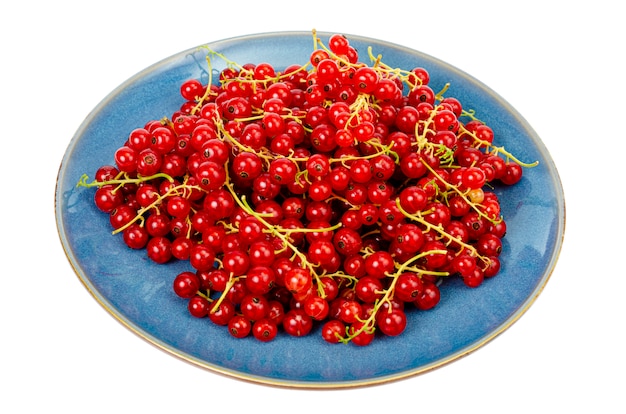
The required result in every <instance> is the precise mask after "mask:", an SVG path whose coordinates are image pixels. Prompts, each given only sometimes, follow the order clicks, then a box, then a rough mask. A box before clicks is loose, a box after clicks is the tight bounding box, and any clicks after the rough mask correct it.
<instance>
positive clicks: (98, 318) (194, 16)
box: [0, 0, 626, 413]
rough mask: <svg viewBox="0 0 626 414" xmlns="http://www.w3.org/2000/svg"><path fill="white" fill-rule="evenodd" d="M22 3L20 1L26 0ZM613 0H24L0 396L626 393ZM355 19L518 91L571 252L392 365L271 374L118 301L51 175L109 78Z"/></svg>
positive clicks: (17, 21)
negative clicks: (74, 246) (486, 311)
mask: <svg viewBox="0 0 626 414" xmlns="http://www.w3.org/2000/svg"><path fill="white" fill-rule="evenodd" d="M18 3H19V5H17V4H18ZM618 3H619V2H611V1H602V0H600V1H590V2H580V1H568V2H565V1H563V2H556V1H554V2H550V1H541V2H533V1H524V2H495V1H494V2H485V1H471V2H469V1H463V2H460V1H445V2H437V1H429V2H422V1H411V2H409V1H403V2H393V1H390V2H382V1H381V2H371V4H370V3H368V2H363V1H359V2H339V1H336V0H335V1H324V0H317V1H311V2H264V1H255V2H252V1H245V0H235V1H230V2H211V3H210V2H208V1H204V2H200V1H192V0H188V1H184V2H163V1H150V2H145V3H140V4H136V3H135V2H133V1H130V0H128V1H124V2H120V1H107V2H102V3H95V2H68V1H55V2H53V1H51V2H44V1H39V2H37V1H28V0H26V1H21V2H15V1H13V2H10V5H8V6H7V5H5V6H3V9H4V10H3V13H2V15H3V16H2V24H0V42H1V43H0V44H1V45H2V64H1V66H0V68H1V71H2V72H1V73H2V76H1V77H0V86H1V87H0V102H1V104H2V108H1V109H2V111H1V114H2V117H3V122H2V127H1V128H0V131H1V133H2V138H1V140H2V141H1V144H0V148H1V149H0V171H1V175H0V176H1V177H2V181H3V188H4V189H3V190H2V191H1V193H0V194H1V195H0V197H1V198H0V200H1V202H0V218H1V220H2V239H3V244H2V246H3V247H1V248H0V257H1V258H2V268H1V269H2V270H0V273H1V275H0V280H1V286H0V318H1V323H0V330H1V331H2V340H1V341H0V347H1V348H0V379H1V380H2V384H3V385H2V387H1V388H0V412H5V413H21V412H29V413H33V412H63V413H78V412H80V413H85V412H89V413H109V412H116V413H126V412H142V413H148V412H151V413H165V412H168V413H182V412H191V411H195V412H208V411H214V410H216V409H217V406H218V405H219V406H220V407H226V408H228V409H229V410H232V411H233V412H245V411H244V410H254V409H258V408H262V409H264V412H265V410H267V411H268V412H269V410H272V411H274V412H294V411H297V412H317V411H319V410H325V411H326V412H338V411H339V410H341V411H346V410H350V412H383V411H385V412H391V410H399V409H402V410H407V412H433V413H434V412H437V413H453V412H454V413H459V412H482V413H496V412H497V413H502V412H506V413H517V412H520V413H522V412H572V411H573V410H574V409H575V410H576V412H596V413H613V412H614V413H617V412H622V413H623V412H625V411H626V403H625V402H624V398H623V391H624V385H625V382H624V369H626V364H625V362H626V357H625V356H624V354H625V352H624V351H625V346H626V342H625V340H624V335H623V333H624V316H625V311H624V307H623V304H622V298H623V296H624V288H625V287H626V283H625V282H624V278H625V276H626V271H625V270H624V260H623V257H624V253H623V246H624V243H623V242H624V240H623V237H624V235H625V234H626V232H625V230H626V227H625V225H624V215H623V214H624V212H623V204H621V201H620V200H621V199H622V198H623V197H622V198H620V196H622V194H621V193H622V192H623V191H624V186H623V184H624V167H623V166H622V165H623V160H624V150H625V146H624V140H625V137H624V134H625V133H624V109H625V108H624V96H625V95H624V93H625V92H626V90H625V87H624V84H625V82H624V76H625V74H626V67H625V66H624V60H623V58H624V56H623V52H624V46H623V45H624V40H626V32H625V31H624V29H623V27H624V26H623V21H622V13H621V10H618V9H616V8H615V7H617V6H614V5H615V4H618ZM312 28H316V29H318V30H320V31H329V32H340V33H349V34H359V35H363V36H369V37H377V38H380V39H382V40H386V41H390V42H393V43H398V44H401V45H405V46H408V47H411V48H414V49H417V50H420V51H422V52H425V53H428V54H430V55H433V56H435V57H438V58H440V59H442V60H444V61H447V62H448V63H451V64H452V65H455V66H457V67H459V68H461V69H463V70H464V71H466V72H468V73H469V74H471V75H473V76H474V77H476V78H478V79H479V80H481V81H482V82H484V83H485V84H487V85H488V86H489V87H491V88H492V89H494V90H495V91H496V92H498V93H499V94H500V95H501V96H503V97H504V98H505V99H506V100H508V101H509V102H510V103H511V104H512V105H513V106H514V107H515V108H516V109H517V110H518V111H519V112H520V113H521V114H522V115H523V116H524V117H525V118H526V119H527V120H528V121H529V123H530V124H531V125H532V126H533V127H534V129H535V130H536V131H537V132H538V134H539V135H540V136H541V137H542V139H543V141H544V142H545V144H546V146H547V147H548V149H549V151H550V153H551V155H552V157H553V159H554V160H555V162H556V165H557V167H558V169H559V172H560V175H561V179H562V181H563V185H564V188H565V196H566V203H567V228H566V234H565V243H564V245H563V250H562V253H561V256H560V260H559V262H558V264H557V267H556V269H555V271H554V273H553V275H552V277H551V279H550V281H549V283H548V284H547V286H546V288H545V290H544V291H543V293H542V294H541V295H540V297H539V299H538V300H537V301H536V302H535V304H534V305H533V306H532V307H531V308H530V309H529V310H528V312H527V313H526V314H525V315H524V316H523V317H522V318H521V319H520V320H519V321H518V322H517V323H515V324H514V325H513V326H512V327H511V328H510V329H508V330H507V331H506V332H504V333H503V334H502V335H501V336H499V337H498V338H496V339H495V340H494V341H492V342H491V343H489V344H487V345H486V346H485V347H483V348H481V349H479V350H477V351H476V352H475V353H473V354H471V355H470V356H468V357H466V358H463V359H461V360H459V361H456V362H454V363H453V364H451V365H448V366H446V367H443V368H441V369H439V370H436V371H434V372H431V373H428V374H426V375H421V376H418V377H414V378H410V379H406V380H402V381H399V382H394V383H390V384H386V385H381V386H376V387H371V388H359V389H350V390H341V391H338V390H335V391H304V390H287V389H280V388H273V387H267V386H261V385H256V384H250V383H245V382H241V381H238V380H234V379H230V378H226V377H223V376H220V375H216V374H214V373H211V372H208V371H205V370H203V369H200V368H197V367H195V366H191V365H189V364H187V363H184V362H181V361H179V360H178V359H176V358H174V357H171V356H170V355H168V354H166V353H164V352H162V351H160V350H157V349H156V348H155V347H153V346H151V345H149V344H148V343H147V342H145V341H143V340H141V339H139V338H138V337H137V336H135V335H134V334H132V333H131V332H130V331H128V330H127V329H126V328H124V327H123V326H122V325H121V324H120V323H118V322H117V321H116V320H114V319H113V318H112V317H111V316H110V315H109V314H108V313H107V312H106V311H105V310H104V309H103V308H102V307H101V306H100V305H99V304H97V303H96V302H95V301H94V300H93V298H92V297H91V296H90V295H89V293H88V292H87V291H86V289H85V288H84V287H83V286H82V284H81V283H80V282H79V279H78V278H77V277H76V275H75V274H74V273H73V270H72V269H71V267H70V265H69V263H68V262H67V259H66V258H65V255H64V253H63V250H62V248H61V244H60V242H59V238H58V234H57V230H56V224H55V219H54V211H53V207H54V187H55V181H56V174H57V170H58V168H59V165H60V162H61V159H62V157H63V154H64V152H65V150H66V147H67V145H68V144H69V142H70V139H71V138H72V136H73V134H74V132H75V131H76V129H77V128H78V126H79V125H80V123H81V122H82V120H83V119H84V118H85V117H86V116H87V114H88V113H89V111H90V110H91V109H92V108H94V107H95V106H96V105H97V104H98V103H99V102H100V100H101V99H102V98H104V97H105V96H106V95H107V94H108V93H109V92H110V91H111V90H113V89H114V88H115V87H117V86H118V85H119V84H120V83H122V82H123V81H125V80H126V79H127V78H129V77H130V76H132V75H134V74H135V73H137V72H139V71H140V70H142V69H144V68H145V67H147V66H149V65H151V64H152V63H155V62H156V61H159V60H161V59H163V58H165V57H168V56H170V55H172V54H175V53H177V52H179V51H182V50H186V49H188V48H191V47H195V46H198V45H201V44H204V43H207V42H210V41H214V40H219V39H223V38H228V37H233V36H239V35H245V34H250V33H258V32H270V31H282V30H310V29H312Z"/></svg>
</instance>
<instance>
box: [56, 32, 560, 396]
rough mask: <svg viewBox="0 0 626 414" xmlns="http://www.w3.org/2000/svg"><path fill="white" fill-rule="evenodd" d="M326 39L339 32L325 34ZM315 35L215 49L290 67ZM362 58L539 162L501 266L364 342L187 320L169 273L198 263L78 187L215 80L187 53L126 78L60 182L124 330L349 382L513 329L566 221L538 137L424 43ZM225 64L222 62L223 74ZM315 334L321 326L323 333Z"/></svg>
mask: <svg viewBox="0 0 626 414" xmlns="http://www.w3.org/2000/svg"><path fill="white" fill-rule="evenodd" d="M318 35H319V36H320V37H321V38H322V39H323V40H324V41H326V40H327V39H328V36H329V34H324V33H321V34H318ZM311 36H312V35H311V33H310V32H288V33H270V34H258V35H251V36H244V37H238V38H233V39H227V40H222V41H219V42H214V43H211V44H209V45H208V46H209V47H210V48H211V49H212V50H215V51H217V52H221V53H223V54H224V55H226V56H227V57H228V58H230V59H231V60H233V61H235V62H239V63H248V62H252V63H260V62H263V61H266V62H270V63H272V64H273V65H274V66H275V67H276V68H284V67H286V66H288V65H290V64H293V63H305V62H307V61H308V58H309V54H310V52H311V50H312V45H313V41H312V37H311ZM349 39H350V42H351V45H353V46H355V47H356V48H357V49H358V50H359V51H360V54H361V57H362V59H363V60H364V61H365V59H367V56H366V53H367V47H368V46H372V48H373V52H374V54H376V55H377V54H382V57H383V61H384V62H385V63H387V64H388V65H390V66H394V67H400V68H404V69H412V68H413V67H416V66H422V67H425V68H426V69H428V71H429V73H430V76H431V81H430V85H431V86H432V87H433V90H435V91H438V90H439V89H440V88H441V87H443V85H444V84H445V83H448V82H449V83H450V85H451V86H450V89H449V90H448V92H447V93H446V96H454V97H456V98H458V99H459V100H460V101H461V102H462V103H463V104H464V107H466V108H472V109H474V110H475V111H476V115H477V116H478V117H479V118H480V119H481V120H483V121H485V122H486V123H487V124H488V125H490V126H491V127H492V128H493V130H494V131H495V136H496V140H497V142H498V143H499V145H503V146H505V147H506V148H507V149H508V150H509V151H510V152H512V153H513V154H516V155H517V156H518V158H520V159H521V160H525V161H531V162H532V161H539V165H538V166H537V167H535V168H532V169H527V170H525V175H524V178H523V179H522V181H521V182H520V183H518V184H517V185H515V186H513V187H510V188H505V189H504V188H503V189H497V191H498V195H499V196H500V198H501V201H502V212H503V214H504V217H505V219H506V220H507V225H508V233H507V236H506V237H505V238H504V248H503V252H502V255H501V259H502V267H503V269H502V271H501V273H500V274H499V275H498V276H497V277H495V278H493V279H490V280H487V281H486V282H485V283H483V284H482V285H481V286H480V287H479V288H477V289H469V288H466V287H465V286H464V285H463V284H462V283H461V282H460V281H459V280H449V281H447V282H446V283H445V286H443V288H442V298H441V302H440V304H439V305H438V306H437V307H435V308H434V309H432V310H430V311H426V312H417V311H415V312H410V313H409V315H408V319H409V321H408V326H407V329H406V331H405V332H404V333H403V334H402V335H401V336H399V337H395V338H381V339H378V340H376V341H374V342H373V343H372V344H371V345H370V346H368V347H357V346H354V345H330V344H327V343H325V342H324V341H323V340H322V338H321V335H320V334H319V332H313V333H312V334H311V335H309V336H308V337H305V338H291V337H288V336H287V335H280V336H279V337H278V338H277V339H276V340H274V341H272V342H269V343H260V342H258V341H256V340H254V339H253V338H247V339H244V340H239V339H234V338H232V337H231V336H230V335H229V333H228V332H227V330H226V329H224V328H223V327H216V326H214V325H213V324H211V323H210V322H209V321H208V320H207V319H195V318H193V317H191V316H189V314H188V312H187V309H186V302H185V301H183V300H181V299H179V298H177V297H176V296H175V295H174V294H173V293H172V289H171V286H172V280H173V278H174V276H175V275H176V274H178V273H179V272H181V271H183V270H190V266H189V264H188V262H173V263H170V264H167V265H156V264H154V263H152V262H151V261H150V260H148V259H147V258H146V255H145V252H144V251H133V250H130V249H128V248H126V247H125V246H124V245H123V242H122V240H121V236H120V235H116V236H112V235H111V231H110V226H109V224H108V216H107V215H105V214H103V213H101V212H99V211H98V210H96V208H95V206H94V204H93V193H94V190H93V189H87V188H77V187H76V183H77V182H78V181H79V179H80V177H81V175H82V174H84V173H87V174H88V175H90V176H91V177H93V175H94V173H95V170H96V169H97V168H98V167H99V166H101V165H104V164H111V163H112V162H113V161H112V160H113V153H114V151H115V150H116V149H117V148H118V147H119V146H120V145H121V144H122V143H123V142H124V141H125V140H126V138H127V136H128V133H129V132H130V131H131V130H132V129H134V128H136V127H138V126H143V124H144V123H145V122H146V121H148V120H151V119H159V118H161V117H163V116H169V115H170V114H171V113H172V112H173V111H175V110H177V109H178V108H179V107H180V105H181V103H182V102H181V98H180V95H179V92H178V91H179V86H180V84H181V82H183V81H184V80H186V79H189V78H201V79H202V80H204V81H206V80H207V72H206V62H205V60H204V56H205V51H204V50H203V49H201V48H199V49H192V50H188V51H185V52H182V53H179V54H176V55H174V56H172V57H170V58H167V59H165V60H163V61H161V62H159V63H156V64H155V65H153V66H151V67H149V68H147V69H145V70H144V71H142V72H140V73H138V74H137V75H135V76H133V77H132V78H130V79H129V80H128V81H126V82H125V83H124V84H122V85H121V86H120V87H118V88H117V89H116V90H114V91H113V92H111V94H109V95H108V96H107V97H106V98H105V99H104V100H103V101H102V102H101V103H100V104H99V105H98V106H97V107H96V108H95V109H94V110H93V111H92V112H91V113H90V114H89V116H88V117H87V118H86V119H85V121H84V122H83V124H82V125H81V126H80V128H79V129H78V131H77V132H76V135H75V136H74V137H73V138H72V140H71V142H70V144H69V146H68V148H67V152H66V154H65V156H64V158H63V160H62V163H61V167H60V171H59V175H58V181H57V189H56V199H55V210H56V221H57V226H58V231H59V236H60V240H61V243H62V244H63V247H64V249H65V252H66V254H67V257H68V259H69V261H70V263H71V265H72V267H73V268H74V270H75V272H76V274H77V275H78V277H79V279H80V280H81V282H82V283H83V284H84V285H85V287H86V288H87V290H88V291H89V292H90V293H91V294H92V295H93V297H94V298H95V299H96V300H97V301H98V302H99V303H100V304H101V305H102V306H103V307H104V308H105V309H106V310H107V311H108V312H109V313H110V314H112V315H113V316H114V317H115V318H117V319H118V320H119V321H120V322H121V323H122V324H123V325H125V326H126V327H127V328H128V329H130V330H131V331H133V332H135V333H136V334H138V335H139V336H141V337H142V338H144V339H145V340H147V341H148V342H150V343H152V344H154V345H156V346H157V347H159V348H161V349H163V350H164V351H166V352H168V353H170V354H172V355H174V356H177V357H180V358H181V359H183V360H185V361H188V362H190V363H192V364H195V365H198V366H200V367H204V368H207V369H209V370H211V371H214V372H218V373H221V374H225V375H228V376H232V377H236V378H240V379H245V380H248V381H253V382H258V383H263V384H271V385H278V386H285V387H302V388H342V387H353V386H362V385H372V384H379V383H383V382H388V381H391V380H397V379H400V378H405V377H409V376H413V375H417V374H421V373H425V372H427V371H429V370H432V369H434V368H437V367H440V366H442V365H444V364H447V363H450V362H452V361H455V360H457V359H459V358H460V357H462V356H465V355H467V354H468V353H470V352H472V351H474V350H476V349H478V348H480V347H481V346H482V345H484V344H485V343H487V342H489V341H490V340H492V339H493V338H495V337H496V336H497V335H499V334H500V333H502V332H503V331H504V330H506V329H507V328H508V327H510V326H511V325H512V324H513V323H514V322H515V321H516V320H517V319H518V318H519V317H520V316H522V314H524V312H525V311H526V310H527V309H528V307H529V306H530V305H531V304H532V303H533V302H534V300H535V299H536V298H537V296H538V295H539V294H540V292H541V291H542V289H543V288H544V286H545V284H546V282H547V281H548V279H549V277H550V274H551V273H552V271H553V269H554V267H555V264H556V261H557V258H558V255H559V252H560V249H561V245H562V240H563V235H564V229H565V203H564V197H563V189H562V186H561V182H560V179H559V176H558V172H557V170H556V168H555V165H554V163H553V161H552V159H551V158H550V155H549V153H548V151H547V150H546V148H545V146H544V144H543V143H542V142H541V140H540V138H539V137H538V136H537V135H536V133H535V132H534V131H533V130H532V128H531V127H530V126H529V125H528V124H527V122H526V121H525V120H524V119H523V118H522V116H520V114H519V113H517V112H516V111H515V110H514V109H513V108H512V107H511V106H510V105H509V104H508V103H507V102H506V101H504V100H503V99H502V98H501V97H500V96H498V95H497V94H496V93H494V92H493V91H492V90H490V89H489V88H488V87H486V86H485V85H483V84H482V83H480V82H479V81H477V80H476V79H474V78H472V77H471V76H469V75H467V74H465V73H464V72H462V71H460V70H459V69H457V68H455V67H452V66H450V65H448V64H446V63H444V62H441V61H439V60H437V59H435V58H433V57H430V56H427V55H424V54H422V53H419V52H416V51H414V50H411V49H408V48H405V47H402V46H398V45H394V44H389V43H385V42H382V41H379V40H375V39H370V38H364V37H359V36H349ZM219 63H220V62H219V61H218V60H216V61H215V65H216V66H214V70H220V69H221V68H222V67H220V66H218V65H219ZM318 329H319V328H318Z"/></svg>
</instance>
